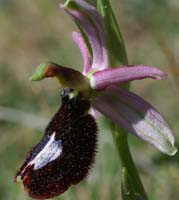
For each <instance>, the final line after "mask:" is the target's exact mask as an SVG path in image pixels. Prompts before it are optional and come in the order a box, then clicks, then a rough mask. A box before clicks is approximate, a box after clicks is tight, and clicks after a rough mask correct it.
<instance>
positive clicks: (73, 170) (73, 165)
mask: <svg viewBox="0 0 179 200" xmlns="http://www.w3.org/2000/svg"><path fill="white" fill-rule="evenodd" d="M71 94H72V90H70V89H64V90H63V91H62V93H61V97H62V105H61V107H60V109H59V110H58V112H57V113H56V114H55V115H54V117H53V118H52V120H51V121H50V123H49V124H48V126H47V128H46V130H45V134H44V136H43V138H42V139H41V141H40V142H39V143H38V144H37V145H35V146H34V147H32V149H31V150H30V152H29V153H28V155H27V157H26V159H25V161H24V163H23V165H22V167H21V168H20V169H19V171H18V172H17V174H16V177H15V180H16V181H17V180H18V179H21V180H22V182H23V184H24V187H25V190H26V191H27V193H28V194H29V196H30V197H32V198H35V199H47V198H52V197H55V196H57V195H60V194H62V193H63V192H65V191H66V190H67V189H68V188H69V186H70V185H72V184H77V183H79V182H80V181H81V180H82V179H83V178H85V177H86V175H87V174H88V172H89V169H90V167H91V165H92V163H93V162H94V157H95V152H96V144H97V125H96V122H95V120H94V118H93V117H92V116H91V115H90V114H88V112H89V109H90V101H89V100H87V99H85V98H83V96H82V95H80V94H79V95H77V96H76V97H71V98H70V96H71Z"/></svg>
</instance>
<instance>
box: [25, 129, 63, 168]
mask: <svg viewBox="0 0 179 200" xmlns="http://www.w3.org/2000/svg"><path fill="white" fill-rule="evenodd" d="M55 134H56V133H55V132H54V133H53V134H52V135H51V136H50V139H49V141H48V142H47V143H46V145H45V146H44V148H43V149H42V150H41V151H40V152H39V153H38V154H37V155H36V156H35V158H34V159H33V160H31V161H30V163H29V164H28V165H34V170H38V169H40V168H42V167H44V166H45V165H47V164H48V163H50V162H52V161H54V160H55V159H57V158H58V157H59V156H60V154H61V153H62V141H61V140H57V141H56V140H55Z"/></svg>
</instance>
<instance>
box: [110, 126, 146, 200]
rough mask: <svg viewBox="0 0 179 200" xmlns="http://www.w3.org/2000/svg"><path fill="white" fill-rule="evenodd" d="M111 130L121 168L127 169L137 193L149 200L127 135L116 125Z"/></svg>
mask: <svg viewBox="0 0 179 200" xmlns="http://www.w3.org/2000/svg"><path fill="white" fill-rule="evenodd" d="M111 130H112V135H113V139H114V142H115V145H116V148H117V151H118V155H119V159H120V163H121V168H126V169H127V171H128V174H129V177H130V178H131V182H132V185H133V188H134V191H135V193H138V194H140V195H141V196H142V197H143V198H144V199H145V200H147V199H148V197H147V195H146V193H145V190H144V187H143V185H142V182H141V180H140V177H139V174H138V171H137V169H136V166H135V163H134V161H133V159H132V156H131V153H130V149H129V145H128V139H127V138H128V137H127V133H125V131H124V130H123V129H121V128H119V127H117V126H115V125H114V124H111Z"/></svg>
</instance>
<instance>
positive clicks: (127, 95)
mask: <svg viewBox="0 0 179 200" xmlns="http://www.w3.org/2000/svg"><path fill="white" fill-rule="evenodd" d="M93 106H94V107H95V108H96V109H97V110H98V111H99V112H101V113H102V114H104V115H105V116H106V117H108V118H110V119H111V120H112V121H113V122H115V123H116V124H118V125H119V126H121V127H123V128H124V129H126V130H127V131H128V132H130V133H132V134H134V135H136V136H138V137H139V138H141V139H142V140H144V141H147V142H149V143H150V144H152V145H154V146H155V147H156V148H158V149H159V150H160V151H162V152H163V153H166V154H168V155H174V154H175V153H176V151H177V149H176V147H175V146H174V137H173V134H172V131H171V129H170V128H169V126H168V124H167V123H166V121H165V120H164V119H163V117H162V116H161V114H160V113H159V112H158V111H157V110H156V109H155V108H153V107H152V105H150V104H149V103H148V102H146V101H145V100H144V99H142V98H141V97H139V96H137V95H136V94H134V93H132V92H130V91H128V90H126V89H122V88H119V87H116V86H112V87H109V88H107V90H106V91H105V92H104V93H103V95H101V96H98V97H97V98H96V99H95V101H94V102H93Z"/></svg>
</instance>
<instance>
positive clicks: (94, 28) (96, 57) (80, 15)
mask: <svg viewBox="0 0 179 200" xmlns="http://www.w3.org/2000/svg"><path fill="white" fill-rule="evenodd" d="M69 3H70V1H69ZM73 4H75V5H76V6H69V7H68V2H67V4H64V5H61V7H62V8H63V9H64V10H65V11H66V12H67V13H68V14H69V15H71V16H72V17H73V19H74V21H75V22H76V23H77V24H78V25H79V26H80V28H81V29H82V30H83V32H84V34H85V35H86V37H87V39H88V41H89V43H90V46H91V49H92V64H91V67H92V68H94V69H101V70H102V69H106V68H107V67H108V57H107V49H106V42H105V34H104V26H103V20H102V17H101V16H100V15H99V13H98V12H97V10H96V8H95V7H94V6H92V5H90V4H88V3H87V2H86V1H82V0H74V1H73Z"/></svg>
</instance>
